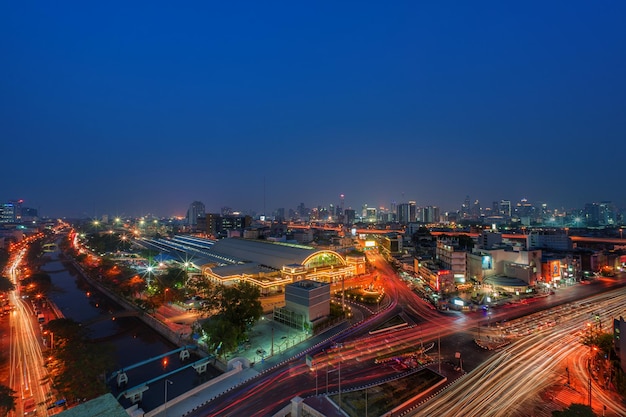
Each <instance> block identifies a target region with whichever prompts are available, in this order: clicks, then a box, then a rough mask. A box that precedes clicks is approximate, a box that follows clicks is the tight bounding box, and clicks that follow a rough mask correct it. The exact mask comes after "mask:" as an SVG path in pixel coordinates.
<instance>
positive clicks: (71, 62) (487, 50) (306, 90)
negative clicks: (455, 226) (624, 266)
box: [0, 1, 626, 217]
mask: <svg viewBox="0 0 626 417" xmlns="http://www.w3.org/2000/svg"><path fill="white" fill-rule="evenodd" d="M625 17H626V4H625V3H624V2H603V3H590V2H583V1H574V2H549V3H544V2H541V3H540V2H524V3H523V4H515V5H511V4H503V3H501V2H483V3H480V4H475V3H472V4H469V3H464V2H437V3H435V4H421V3H418V2H396V3H393V4H391V5H390V4H383V3H375V2H355V3H343V4H337V3H336V2H322V3H315V4H300V3H293V2H274V3H271V4H267V3H257V2H237V3H197V4H187V5H185V6H184V7H183V6H174V5H172V4H169V3H159V2H157V3H154V2H150V3H131V4H127V3H122V2H107V3H101V4H97V3H84V2H75V3H71V2H70V3H61V4H58V3H54V4H52V3H46V2H34V3H32V2H29V3H22V2H10V3H7V4H5V5H4V7H3V8H2V13H0V37H1V38H2V39H3V41H2V42H1V43H0V52H1V53H2V56H3V63H4V65H2V66H0V80H2V81H0V135H1V136H2V144H3V155H4V158H3V165H4V171H5V173H7V175H4V176H3V177H2V178H3V179H2V180H0V181H1V182H0V200H2V201H7V200H10V199H24V200H25V204H26V205H27V206H29V207H33V208H36V209H38V210H39V211H40V214H41V215H43V216H48V217H55V216H68V217H72V216H85V217H91V216H98V215H101V214H111V215H129V216H138V215H143V214H147V213H151V214H154V215H159V216H169V215H181V216H184V215H185V212H186V210H187V208H188V206H189V204H190V203H191V202H192V201H196V200H199V201H203V202H204V203H205V204H206V207H207V211H208V212H209V211H219V208H220V207H222V206H229V207H232V208H234V209H236V210H242V211H243V210H248V211H256V212H257V213H260V212H263V211H266V212H268V213H270V212H271V211H272V210H274V209H276V208H278V207H284V208H292V207H295V206H297V205H298V204H299V203H301V202H302V203H304V204H305V205H306V206H310V207H313V206H317V205H324V204H336V203H337V202H338V201H339V195H340V194H345V205H346V207H348V206H351V207H354V208H360V207H361V206H362V205H363V204H368V205H369V206H372V207H379V206H385V207H387V206H389V204H390V202H392V201H396V202H402V201H408V200H413V201H416V202H417V204H419V205H437V206H439V207H441V209H442V211H443V210H456V209H458V208H459V206H460V204H462V202H463V200H464V199H465V196H466V195H469V196H470V198H471V199H472V201H473V200H475V199H478V200H480V201H481V202H482V203H483V204H484V205H485V206H488V205H490V204H491V202H492V201H497V200H500V199H508V200H511V201H518V200H519V199H521V198H527V199H528V200H529V201H531V202H538V201H541V202H546V203H548V204H549V206H550V207H554V208H560V207H563V208H571V207H582V206H583V205H584V204H585V203H588V202H593V201H601V200H608V201H612V202H613V203H614V204H616V205H617V206H620V207H623V206H625V205H626V201H625V200H624V194H623V192H622V184H623V170H622V167H623V157H624V155H625V154H626V141H625V140H624V139H625V136H626V135H625V133H626V114H625V112H626V110H625V109H626V102H625V101H626V79H625V78H624V76H623V75H624V74H626V55H625V54H624V51H625V50H626V31H624V29H623V21H624V18H625Z"/></svg>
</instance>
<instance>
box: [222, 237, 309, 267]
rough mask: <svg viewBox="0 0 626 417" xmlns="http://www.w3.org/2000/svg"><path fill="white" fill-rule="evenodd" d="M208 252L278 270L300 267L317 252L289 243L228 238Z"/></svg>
mask: <svg viewBox="0 0 626 417" xmlns="http://www.w3.org/2000/svg"><path fill="white" fill-rule="evenodd" d="M210 252H214V253H216V254H221V255H224V256H228V257H234V258H237V259H244V260H246V261H249V262H252V263H257V264H259V265H264V266H268V267H270V268H273V269H275V270H280V269H282V267H283V266H284V265H290V264H297V265H302V264H303V263H304V261H305V260H306V259H307V258H308V257H309V256H311V255H313V254H314V253H316V252H318V250H317V249H315V248H313V247H311V246H304V245H296V244H290V243H282V242H267V241H263V240H249V239H240V238H228V239H221V240H218V241H217V242H215V244H214V245H213V247H212V248H211V250H210Z"/></svg>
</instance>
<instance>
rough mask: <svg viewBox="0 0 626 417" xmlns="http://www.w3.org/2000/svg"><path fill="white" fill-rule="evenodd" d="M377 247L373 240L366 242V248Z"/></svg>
mask: <svg viewBox="0 0 626 417" xmlns="http://www.w3.org/2000/svg"><path fill="white" fill-rule="evenodd" d="M375 246H376V242H375V241H373V240H366V241H365V247H366V248H373V247H375Z"/></svg>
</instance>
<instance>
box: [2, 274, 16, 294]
mask: <svg viewBox="0 0 626 417" xmlns="http://www.w3.org/2000/svg"><path fill="white" fill-rule="evenodd" d="M14 289H15V284H13V282H12V281H11V280H10V279H9V278H7V277H2V276H0V292H9V291H13V290H14Z"/></svg>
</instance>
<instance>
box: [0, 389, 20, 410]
mask: <svg viewBox="0 0 626 417" xmlns="http://www.w3.org/2000/svg"><path fill="white" fill-rule="evenodd" d="M15 394H16V392H15V391H13V390H12V389H11V388H9V387H7V386H6V385H0V415H3V416H7V415H9V412H10V411H14V410H15V399H16V398H17V397H16V396H15Z"/></svg>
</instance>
